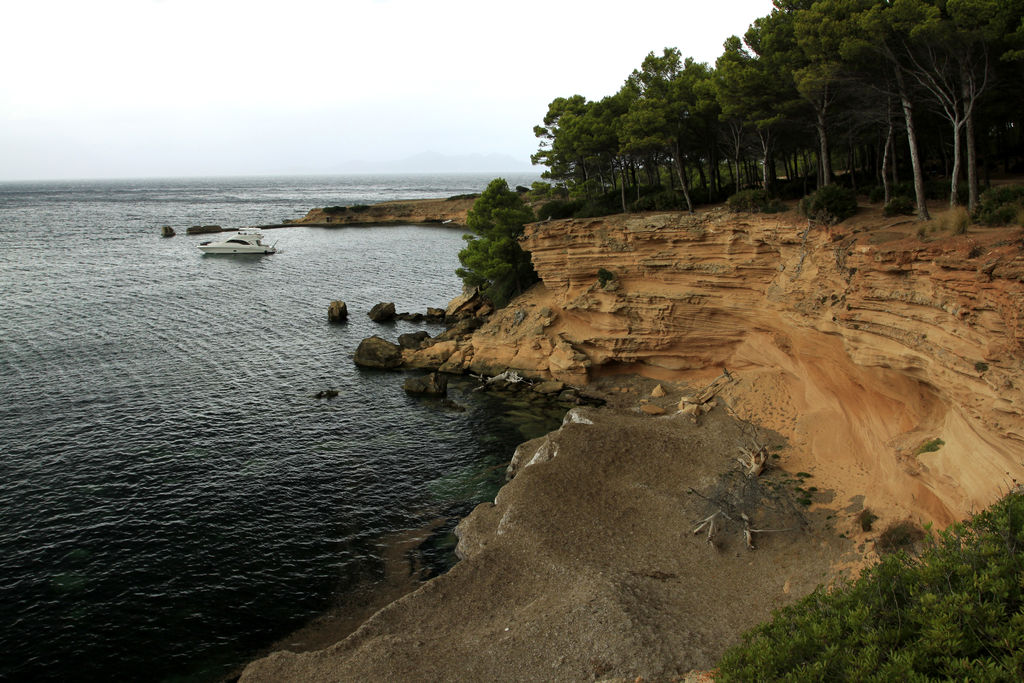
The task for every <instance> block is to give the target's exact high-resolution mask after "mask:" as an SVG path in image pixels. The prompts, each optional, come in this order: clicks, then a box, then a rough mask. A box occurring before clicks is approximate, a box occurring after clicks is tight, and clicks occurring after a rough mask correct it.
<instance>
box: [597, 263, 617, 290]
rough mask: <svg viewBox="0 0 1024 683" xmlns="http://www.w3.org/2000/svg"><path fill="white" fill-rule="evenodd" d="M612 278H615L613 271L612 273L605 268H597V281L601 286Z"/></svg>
mask: <svg viewBox="0 0 1024 683" xmlns="http://www.w3.org/2000/svg"><path fill="white" fill-rule="evenodd" d="M614 279H615V273H613V272H612V271H610V270H608V269H607V268H598V269H597V282H598V284H599V285H601V286H602V287H604V286H605V285H607V284H608V283H609V282H611V281H612V280H614Z"/></svg>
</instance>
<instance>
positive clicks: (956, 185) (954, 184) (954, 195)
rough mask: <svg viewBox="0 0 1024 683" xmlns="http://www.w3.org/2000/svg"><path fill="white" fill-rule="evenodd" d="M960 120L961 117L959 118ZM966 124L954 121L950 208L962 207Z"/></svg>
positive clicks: (950, 173)
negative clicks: (962, 134)
mask: <svg viewBox="0 0 1024 683" xmlns="http://www.w3.org/2000/svg"><path fill="white" fill-rule="evenodd" d="M957 118H959V117H957ZM963 126H964V122H963V121H962V120H956V119H954V121H953V169H952V170H951V171H950V172H949V207H950V208H953V207H954V206H960V157H961V154H960V147H961V144H960V138H961V137H962V136H961V131H962V130H963Z"/></svg>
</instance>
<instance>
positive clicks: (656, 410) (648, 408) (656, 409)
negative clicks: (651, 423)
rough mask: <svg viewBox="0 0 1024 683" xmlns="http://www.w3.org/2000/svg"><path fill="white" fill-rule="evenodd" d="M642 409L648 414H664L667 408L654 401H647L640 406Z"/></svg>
mask: <svg viewBox="0 0 1024 683" xmlns="http://www.w3.org/2000/svg"><path fill="white" fill-rule="evenodd" d="M640 411H641V412H643V413H646V414H647V415H664V414H665V409H664V408H662V407H661V406H658V405H654V404H653V403H645V404H643V405H642V406H640Z"/></svg>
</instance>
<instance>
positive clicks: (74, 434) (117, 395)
mask: <svg viewBox="0 0 1024 683" xmlns="http://www.w3.org/2000/svg"><path fill="white" fill-rule="evenodd" d="M506 178H507V180H508V181H509V183H510V185H515V184H529V182H531V181H532V180H535V178H534V177H531V176H529V175H525V176H520V177H517V176H506ZM489 180H490V176H481V175H449V176H376V177H367V176H363V177H323V178H242V179H190V180H145V181H93V182H48V183H3V184H0V679H12V680H14V679H17V680H29V679H31V680H217V679H218V678H219V677H221V676H223V675H224V674H225V673H226V672H228V671H230V670H231V669H232V668H233V667H237V666H238V665H239V664H240V663H243V662H244V661H246V659H247V658H249V657H251V656H253V655H254V654H255V653H257V652H258V651H260V649H261V648H265V647H266V646H267V645H268V644H270V643H271V642H273V641H274V640H276V639H278V638H280V637H282V636H283V635H285V634H287V633H288V632H289V631H291V630H293V629H295V628H297V627H299V626H301V625H302V624H303V623H305V622H307V621H308V620H309V619H311V618H312V617H314V616H316V615H317V614H319V613H321V612H323V611H324V610H325V609H327V607H328V606H329V605H330V604H331V603H332V601H334V600H336V599H337V597H338V595H339V594H343V593H344V592H345V591H346V590H350V589H352V587H353V586H355V585H357V584H358V585H365V584H366V582H368V581H369V582H371V583H372V582H373V581H374V580H375V579H376V578H377V577H379V575H380V574H381V573H382V571H383V568H382V557H383V556H384V553H385V552H386V548H383V547H382V543H386V541H385V540H382V539H387V538H389V537H393V536H394V535H395V534H396V533H398V532H402V531H403V530H409V529H418V528H423V527H424V526H425V525H436V524H437V520H439V519H440V520H443V521H444V523H443V524H441V526H440V527H439V528H438V531H437V532H436V533H439V534H450V531H451V528H452V526H454V523H455V521H456V520H457V519H458V517H459V516H461V515H464V514H465V513H466V512H467V511H468V510H469V509H471V508H472V506H473V505H474V504H475V503H477V502H480V501H482V500H486V499H488V498H490V497H493V495H494V492H495V490H496V487H497V486H498V483H499V481H500V478H501V473H502V468H501V467H500V465H501V463H503V462H505V461H507V460H508V459H509V458H510V456H511V453H512V450H513V449H514V447H515V444H517V443H518V442H521V441H523V440H525V439H527V438H533V437H535V436H538V435H539V434H541V433H543V432H545V431H547V430H549V429H552V428H554V427H555V426H556V425H557V421H558V419H559V417H560V412H558V411H557V410H545V409H541V408H537V409H535V410H533V412H532V413H530V414H529V416H528V418H527V419H524V418H523V412H522V411H521V410H516V411H515V412H514V413H513V415H514V417H507V416H506V412H507V411H506V410H505V409H504V407H503V405H502V404H501V402H500V400H498V399H494V398H491V397H487V396H485V395H482V394H480V393H478V392H474V391H473V389H474V384H473V382H472V381H471V380H456V381H455V382H454V383H453V386H452V398H454V399H455V401H456V402H458V403H461V404H463V405H464V406H465V407H466V408H467V410H466V411H465V412H457V411H453V410H451V409H449V408H446V407H445V406H443V405H442V404H441V403H440V402H438V401H432V400H426V399H417V398H413V397H409V396H407V395H406V394H405V393H404V392H403V391H402V388H401V385H402V381H403V379H404V376H403V374H402V373H388V372H374V371H366V370H362V369H359V368H357V367H356V366H355V365H354V364H353V362H352V353H353V351H354V349H355V347H356V346H357V345H358V343H359V341H360V340H362V339H363V338H364V337H367V336H370V335H373V334H380V335H382V336H384V337H386V338H391V339H395V338H396V337H397V335H398V334H400V333H403V332H411V331H415V330H418V329H424V327H423V326H422V325H415V324H412V323H405V322H397V323H393V324H388V325H378V324H376V323H373V322H371V321H370V320H369V318H368V317H367V316H366V312H367V311H369V309H370V308H371V307H372V306H373V305H374V304H376V303H378V302H381V301H393V302H395V305H396V308H397V309H398V310H399V311H410V312H416V311H419V312H422V311H425V309H426V308H427V307H428V306H436V307H443V306H444V305H445V304H446V303H447V302H448V301H449V300H450V299H451V298H452V297H454V296H456V295H457V294H459V292H460V291H461V283H460V281H459V279H458V278H457V277H456V276H455V274H454V270H455V268H456V267H457V266H458V259H457V254H458V251H459V249H460V248H461V247H462V245H463V244H464V242H463V240H462V231H461V230H458V229H452V228H447V227H441V226H435V227H423V226H397V227H359V228H355V227H353V228H316V227H291V228H286V229H280V230H268V231H267V232H266V236H267V240H268V241H269V242H271V243H276V245H277V248H278V250H279V251H278V253H277V254H274V255H271V256H246V257H233V256H212V255H204V254H202V253H201V252H199V251H198V250H197V249H196V245H197V244H198V242H199V241H200V240H201V239H209V236H186V235H185V234H184V232H185V228H186V227H188V226H189V225H198V224H201V225H208V224H219V225H223V226H224V227H240V226H244V225H259V224H270V223H279V222H282V221H284V220H286V219H291V218H297V217H300V216H302V215H303V214H305V212H306V211H307V210H308V209H310V208H313V207H318V206H328V205H348V204H355V203H373V202H376V201H381V200H386V199H395V198H403V199H406V198H425V197H445V196H451V195H456V194H464V193H470V192H479V191H481V190H482V189H483V188H484V187H485V186H486V184H487V182H488V181H489ZM163 225H171V226H172V227H174V228H175V229H176V230H177V231H178V233H179V234H178V236H176V237H173V238H170V239H167V238H162V237H161V236H160V227H161V226H163ZM336 299H341V300H344V301H346V302H347V304H348V308H349V311H350V319H349V322H348V323H347V324H343V325H329V324H328V322H327V306H328V303H329V302H330V301H332V300H336ZM426 329H428V331H430V332H431V333H432V334H433V333H436V332H438V331H440V330H439V328H436V327H434V328H429V327H428V328H426ZM324 390H336V391H337V392H338V395H337V396H336V397H334V398H329V399H326V398H317V397H316V396H317V394H319V393H320V392H321V391H324ZM508 412H511V411H508ZM441 546H444V543H441ZM435 560H436V558H435ZM438 562H439V564H441V565H444V563H445V562H446V560H444V559H441V560H439V561H438ZM442 569H443V566H441V567H438V568H436V571H440V570H442Z"/></svg>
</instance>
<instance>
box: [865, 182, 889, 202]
mask: <svg viewBox="0 0 1024 683" xmlns="http://www.w3.org/2000/svg"><path fill="white" fill-rule="evenodd" d="M867 195H868V201H869V202H871V203H872V204H877V203H878V202H881V201H884V200H885V186H883V185H872V186H871V187H870V188H868V190H867Z"/></svg>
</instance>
